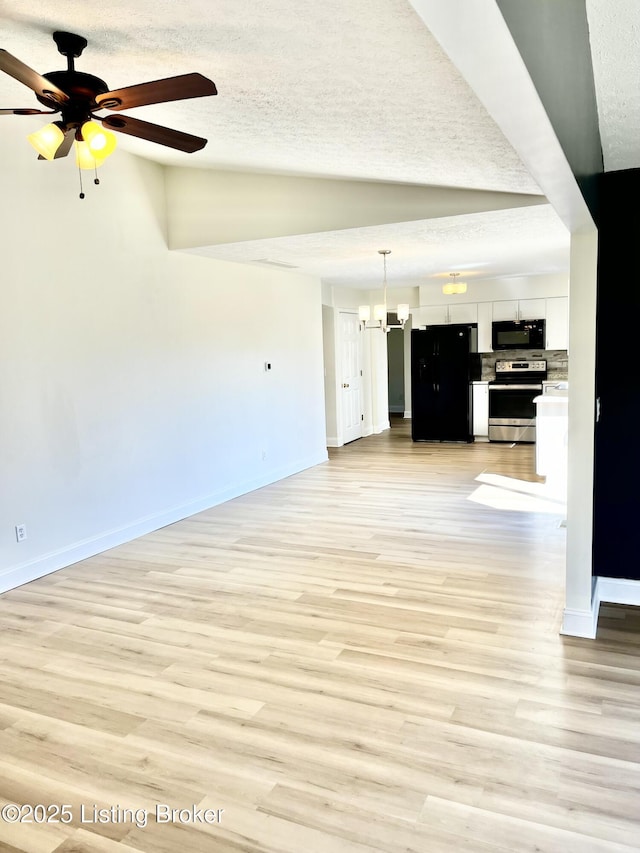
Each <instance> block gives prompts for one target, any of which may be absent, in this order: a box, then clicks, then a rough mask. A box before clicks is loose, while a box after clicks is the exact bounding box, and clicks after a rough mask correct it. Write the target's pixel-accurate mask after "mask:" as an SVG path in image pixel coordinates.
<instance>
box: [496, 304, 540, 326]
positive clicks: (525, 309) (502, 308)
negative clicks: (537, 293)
mask: <svg viewBox="0 0 640 853" xmlns="http://www.w3.org/2000/svg"><path fill="white" fill-rule="evenodd" d="M546 302H547V300H546V299H501V300H500V301H499V302H494V303H493V319H494V320H496V321H497V320H544V318H545V314H546Z"/></svg>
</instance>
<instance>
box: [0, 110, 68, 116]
mask: <svg viewBox="0 0 640 853" xmlns="http://www.w3.org/2000/svg"><path fill="white" fill-rule="evenodd" d="M57 112H58V110H30V109H27V110H0V116H50V115H53V113H57Z"/></svg>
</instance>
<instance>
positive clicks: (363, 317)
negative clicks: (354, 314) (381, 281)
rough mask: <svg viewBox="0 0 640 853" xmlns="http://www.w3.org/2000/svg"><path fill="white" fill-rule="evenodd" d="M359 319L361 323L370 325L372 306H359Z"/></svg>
mask: <svg viewBox="0 0 640 853" xmlns="http://www.w3.org/2000/svg"><path fill="white" fill-rule="evenodd" d="M358 319H359V320H360V322H361V323H368V322H369V320H370V319H371V306H370V305H358Z"/></svg>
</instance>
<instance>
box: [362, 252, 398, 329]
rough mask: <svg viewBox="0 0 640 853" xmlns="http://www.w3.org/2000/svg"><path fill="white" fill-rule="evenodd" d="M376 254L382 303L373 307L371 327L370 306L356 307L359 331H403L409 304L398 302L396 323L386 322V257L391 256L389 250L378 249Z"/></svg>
mask: <svg viewBox="0 0 640 853" xmlns="http://www.w3.org/2000/svg"><path fill="white" fill-rule="evenodd" d="M378 254H379V255H382V263H383V270H384V273H383V279H382V303H381V304H379V305H374V306H373V325H371V323H372V321H371V306H370V305H359V306H358V319H359V320H360V331H362V332H363V331H364V330H365V329H381V330H382V331H383V332H389V331H390V330H391V329H404V324H405V323H406V322H407V320H408V319H409V304H408V303H407V302H399V303H398V307H397V308H396V316H397V317H398V322H397V323H393V324H389V323H388V322H387V255H390V254H391V249H378Z"/></svg>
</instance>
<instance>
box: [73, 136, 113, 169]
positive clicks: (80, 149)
mask: <svg viewBox="0 0 640 853" xmlns="http://www.w3.org/2000/svg"><path fill="white" fill-rule="evenodd" d="M105 159H106V158H105V157H100V156H98V154H96V153H94V152H93V151H92V150H91V149H90V148H89V145H88V143H86V142H76V163H77V165H78V166H79V167H80V168H81V169H96V168H97V167H98V166H102V164H103V163H104V161H105Z"/></svg>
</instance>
